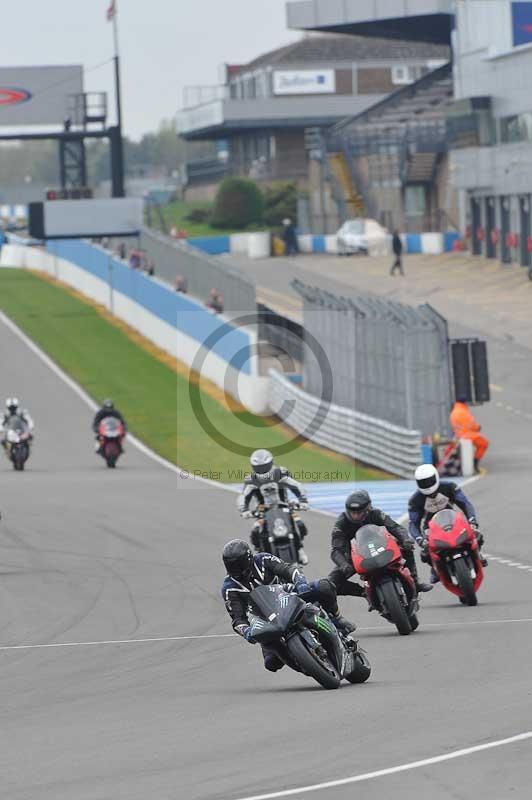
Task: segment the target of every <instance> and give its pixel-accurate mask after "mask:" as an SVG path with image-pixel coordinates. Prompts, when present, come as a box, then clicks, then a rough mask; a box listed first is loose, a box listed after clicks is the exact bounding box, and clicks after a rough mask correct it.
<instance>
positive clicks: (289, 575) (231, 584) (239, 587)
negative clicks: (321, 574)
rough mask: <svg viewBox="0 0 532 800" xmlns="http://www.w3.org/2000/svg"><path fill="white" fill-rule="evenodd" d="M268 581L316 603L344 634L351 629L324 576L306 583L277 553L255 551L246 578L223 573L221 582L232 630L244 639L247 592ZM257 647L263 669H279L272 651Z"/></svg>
mask: <svg viewBox="0 0 532 800" xmlns="http://www.w3.org/2000/svg"><path fill="white" fill-rule="evenodd" d="M272 583H280V584H287V583H288V584H293V586H294V588H295V590H296V591H297V592H298V594H300V595H302V597H303V599H304V600H305V601H308V602H318V603H320V605H322V606H323V608H324V609H325V611H327V613H328V614H329V615H330V617H331V619H332V621H333V622H334V624H335V625H336V627H337V628H338V629H339V630H342V631H343V632H344V633H348V632H350V631H352V630H354V628H355V626H354V625H352V624H351V623H350V622H348V621H347V620H346V619H344V618H343V617H342V616H340V612H339V610H338V602H337V600H336V591H335V588H334V585H333V584H332V583H331V581H330V580H327V578H324V579H321V580H317V581H311V582H310V583H309V582H308V581H307V579H306V578H305V576H304V575H303V573H302V572H301V571H300V570H298V569H297V568H296V567H293V566H291V565H290V564H287V563H286V562H284V561H281V559H280V558H277V556H272V555H271V554H270V553H257V554H255V555H254V557H253V567H252V571H251V577H250V578H249V580H247V581H244V582H240V581H238V580H236V578H233V577H231V576H230V575H226V577H225V580H224V582H223V585H222V598H223V600H224V603H225V607H226V609H227V612H228V614H229V616H230V617H231V620H232V623H233V629H234V630H235V631H236V633H238V634H239V635H240V636H242V637H243V638H244V639H246V640H247V641H250V638H249V631H250V622H249V616H248V615H249V610H250V609H249V594H250V592H251V591H252V590H253V589H255V588H256V587H257V586H265V585H266V586H267V585H269V584H272ZM252 643H253V642H252ZM261 647H262V655H263V658H264V666H265V668H266V669H268V670H270V672H277V670H279V669H281V667H282V666H283V662H282V661H281V659H280V658H279V657H278V655H277V654H276V652H274V650H273V649H272V648H270V647H268V646H267V645H261Z"/></svg>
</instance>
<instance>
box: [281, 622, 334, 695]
mask: <svg viewBox="0 0 532 800" xmlns="http://www.w3.org/2000/svg"><path fill="white" fill-rule="evenodd" d="M286 647H287V650H288V652H289V653H290V656H291V657H292V658H293V659H294V661H295V662H296V663H297V664H298V665H299V666H300V668H301V671H302V672H304V673H305V675H308V676H309V677H310V678H314V680H315V681H317V682H318V683H319V684H320V686H323V688H324V689H338V687H339V686H340V683H341V680H342V679H341V677H340V675H339V674H338V673H337V672H336V670H335V669H334V667H333V665H332V664H331V663H330V662H329V669H327V668H326V667H325V666H324V665H323V664H322V663H321V661H318V660H317V659H316V657H315V656H314V654H313V653H312V652H311V650H310V649H308V646H307V644H306V643H305V642H304V640H303V639H302V638H301V637H300V636H298V635H297V634H296V635H295V636H292V638H291V639H289V640H288V641H287V643H286Z"/></svg>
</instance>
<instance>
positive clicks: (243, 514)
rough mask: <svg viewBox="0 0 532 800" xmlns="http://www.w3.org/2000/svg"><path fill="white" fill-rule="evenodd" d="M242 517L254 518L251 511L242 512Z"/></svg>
mask: <svg viewBox="0 0 532 800" xmlns="http://www.w3.org/2000/svg"><path fill="white" fill-rule="evenodd" d="M241 516H242V519H251V517H252V516H253V511H249V510H248V511H242V514H241Z"/></svg>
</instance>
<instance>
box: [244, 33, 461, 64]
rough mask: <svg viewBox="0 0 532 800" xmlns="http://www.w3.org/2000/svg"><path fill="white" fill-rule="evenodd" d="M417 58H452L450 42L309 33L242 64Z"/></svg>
mask: <svg viewBox="0 0 532 800" xmlns="http://www.w3.org/2000/svg"><path fill="white" fill-rule="evenodd" d="M417 58H427V59H431V58H433V59H439V58H445V59H448V58H450V50H449V48H448V47H447V46H446V45H437V44H427V43H425V42H405V41H399V40H396V41H393V40H390V39H377V38H368V37H366V36H347V35H333V34H323V35H319V36H305V37H304V38H303V39H300V40H299V41H298V42H293V43H292V44H289V45H286V46H285V47H279V48H277V49H276V50H271V51H270V52H269V53H264V55H261V56H259V57H258V58H256V59H254V60H253V61H250V63H249V64H246V65H245V66H242V67H241V71H242V72H244V71H246V72H247V71H248V70H250V69H256V68H257V67H261V66H281V65H283V66H284V65H285V64H286V65H289V64H301V63H308V64H313V63H321V62H324V61H333V62H334V61H349V62H353V61H394V60H404V59H417Z"/></svg>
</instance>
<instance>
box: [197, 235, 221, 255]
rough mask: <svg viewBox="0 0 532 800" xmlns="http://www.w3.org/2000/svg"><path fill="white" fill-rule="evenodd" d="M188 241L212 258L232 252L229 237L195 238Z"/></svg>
mask: <svg viewBox="0 0 532 800" xmlns="http://www.w3.org/2000/svg"><path fill="white" fill-rule="evenodd" d="M187 241H188V243H189V245H191V246H192V247H195V248H196V249H198V250H202V251H203V252H204V253H208V254H209V255H211V256H219V255H220V254H221V253H229V252H230V250H231V240H230V238H229V236H195V237H193V238H192V239H188V240H187Z"/></svg>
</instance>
